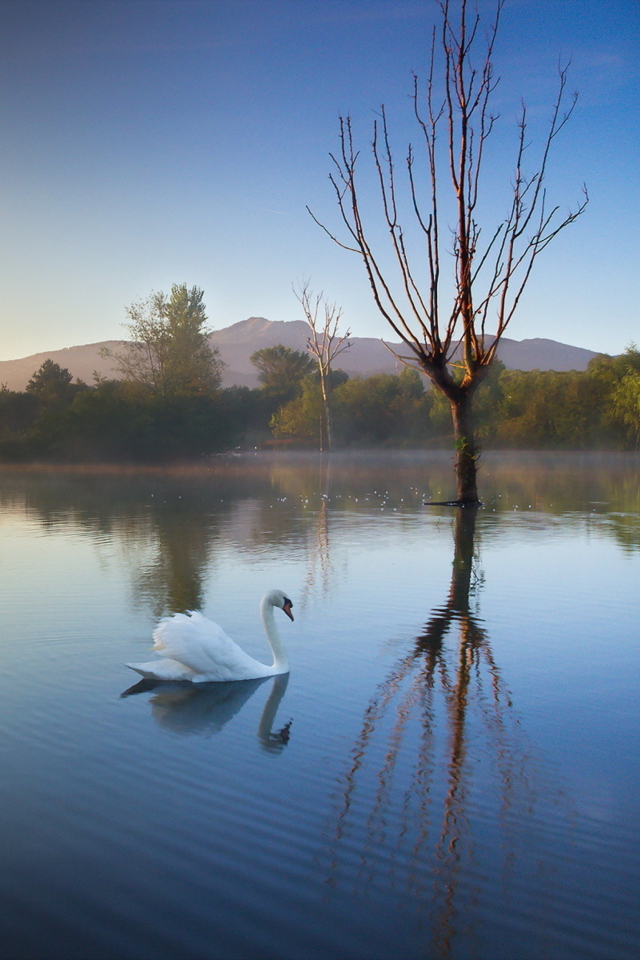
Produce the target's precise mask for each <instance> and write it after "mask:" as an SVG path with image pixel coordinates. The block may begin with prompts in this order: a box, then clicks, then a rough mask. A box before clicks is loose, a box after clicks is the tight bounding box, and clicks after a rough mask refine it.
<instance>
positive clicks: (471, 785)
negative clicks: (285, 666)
mask: <svg viewBox="0 0 640 960" xmlns="http://www.w3.org/2000/svg"><path fill="white" fill-rule="evenodd" d="M475 521H476V509H475V508H465V509H458V510H457V511H456V519H455V551H454V561H453V570H452V577H451V585H450V589H449V594H448V597H447V600H446V602H445V603H444V604H443V605H442V606H440V607H436V608H435V609H434V610H433V612H432V615H431V617H430V618H429V620H428V621H427V623H426V625H425V628H424V631H423V632H422V634H421V635H420V636H418V637H417V638H416V640H415V643H414V646H413V649H412V650H411V651H410V652H409V653H408V654H407V655H406V656H405V657H402V658H401V659H400V660H398V661H397V662H396V663H395V665H394V666H393V667H392V669H391V670H390V671H389V673H388V675H387V677H386V679H385V680H384V681H383V682H382V683H381V684H380V685H379V687H378V688H377V690H376V692H375V694H374V696H373V697H372V698H371V700H370V701H369V704H368V706H367V708H366V710H365V712H364V716H363V721H362V726H361V730H360V733H359V735H358V737H357V739H356V742H355V744H354V747H353V750H352V752H351V761H350V766H349V768H348V770H347V771H346V773H345V775H344V778H343V780H342V784H341V789H340V794H341V809H340V811H339V814H338V822H337V829H336V832H335V838H334V841H333V843H332V850H331V863H332V866H331V871H330V883H331V885H333V886H335V887H339V885H340V878H339V872H340V861H341V858H340V857H339V856H338V847H339V846H341V844H342V843H343V842H345V843H346V844H347V846H346V850H349V849H350V848H351V846H352V844H353V843H354V842H355V841H354V835H360V837H361V840H360V843H361V844H362V846H361V853H360V867H359V869H358V871H357V883H358V886H359V888H360V889H366V884H369V883H375V882H376V875H377V874H378V872H380V871H382V872H385V873H386V872H388V873H390V874H391V876H392V880H393V883H394V885H395V886H400V887H403V888H404V890H405V894H406V895H407V896H408V897H409V899H410V900H411V901H413V902H414V905H415V904H416V903H417V904H418V905H419V908H420V909H421V910H422V909H426V910H428V911H429V913H430V914H431V937H432V942H431V945H430V953H429V956H442V957H449V956H450V955H451V949H452V944H453V941H454V939H455V938H456V937H457V936H458V935H459V934H461V933H462V932H463V925H464V924H466V923H468V922H469V921H468V919H465V917H464V907H465V905H467V904H468V903H469V902H470V897H471V898H472V897H473V892H472V889H470V888H471V886H472V884H473V878H474V876H478V870H479V868H478V865H477V863H476V862H475V861H476V860H477V856H478V854H477V848H478V846H482V844H486V836H485V835H486V834H487V832H490V831H492V830H500V835H499V836H498V837H497V838H496V848H495V850H494V852H493V856H495V855H496V851H501V853H499V854H498V856H499V860H498V864H497V865H498V866H499V868H500V869H501V870H502V873H503V876H504V875H505V874H508V871H509V869H510V866H513V862H514V861H515V857H516V837H517V832H518V829H519V822H518V823H514V821H520V819H521V817H524V819H525V820H526V814H527V813H528V812H529V811H530V809H531V805H532V804H533V802H534V800H535V788H534V780H535V777H534V770H533V768H532V764H531V762H530V759H529V757H528V751H527V746H526V741H525V739H524V737H523V736H522V734H521V733H520V731H519V728H518V719H517V717H516V716H515V714H514V711H513V708H512V703H511V699H510V696H509V693H508V691H507V689H506V687H505V685H504V682H503V680H502V678H501V676H500V672H499V670H498V667H497V665H496V662H495V659H494V656H493V653H492V650H491V646H490V643H489V638H488V635H487V632H486V630H485V628H484V625H483V623H482V621H481V620H480V619H479V617H478V615H477V612H474V611H472V609H471V601H472V600H473V597H474V591H475V587H476V586H477V584H478V579H477V577H476V573H475V564H474V530H475ZM453 630H457V632H458V642H457V649H456V650H455V652H454V651H453V649H451V648H448V644H447V643H446V641H447V638H448V637H449V635H450V633H451V632H452V631H453ZM496 790H497V795H496V796H495V797H494V796H492V795H491V791H496ZM483 812H488V814H489V818H491V823H490V825H487V824H483V822H482V821H483ZM363 885H364V887H363ZM465 934H467V935H468V934H469V931H468V930H467V931H465Z"/></svg>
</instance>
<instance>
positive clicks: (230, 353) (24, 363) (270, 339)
mask: <svg viewBox="0 0 640 960" xmlns="http://www.w3.org/2000/svg"><path fill="white" fill-rule="evenodd" d="M307 332H308V327H307V324H306V323H305V322H304V321H303V320H291V321H283V320H265V319H264V317H249V319H248V320H241V321H240V322H239V323H234V324H232V325H231V326H230V327H225V328H224V329H222V330H216V331H215V332H214V333H212V334H211V343H212V344H213V345H214V346H216V347H217V348H218V350H219V351H220V356H221V357H222V359H223V360H224V362H225V363H226V364H227V366H226V368H225V372H224V378H223V385H224V386H225V387H229V386H233V385H234V384H237V385H239V386H247V387H256V386H257V385H258V375H257V371H256V368H255V367H254V366H253V364H252V363H251V361H250V360H249V357H250V356H251V354H252V353H254V352H255V351H256V350H261V349H262V348H263V347H272V346H275V344H277V343H283V344H284V345H285V346H287V347H291V348H292V349H293V350H305V349H306V345H307ZM350 340H351V347H350V348H349V349H348V350H345V352H344V353H342V354H341V355H340V357H339V359H338V361H337V363H336V366H338V367H340V369H342V370H344V371H346V373H348V374H349V375H350V376H355V375H359V376H362V377H366V376H370V375H371V374H373V373H398V372H399V371H400V370H401V368H402V364H401V363H400V361H399V360H397V359H396V358H395V357H394V356H393V354H392V353H391V352H390V351H389V350H388V349H387V348H386V347H385V345H384V344H383V343H382V341H381V340H379V339H376V338H374V337H351V338H350ZM123 346H124V342H123V341H121V340H106V341H103V342H102V343H89V344H86V345H85V346H81V347H66V348H65V349H64V350H50V351H48V352H46V353H35V354H33V355H32V356H30V357H24V358H23V359H21V360H0V383H2V384H5V383H6V385H7V387H8V388H9V389H10V390H24V388H25V386H26V385H27V383H28V381H29V379H30V378H31V377H32V376H33V374H34V373H35V371H36V370H37V369H38V368H39V367H40V366H41V365H42V363H43V362H44V361H45V360H47V359H51V360H53V361H54V362H55V363H59V364H60V366H61V367H66V368H67V369H68V370H70V371H71V373H72V374H73V375H74V377H77V378H78V379H80V380H84V381H85V382H86V383H92V382H93V374H94V371H95V372H97V373H98V374H99V375H100V376H104V377H111V376H113V375H114V373H113V362H112V361H111V360H105V359H104V358H103V357H101V356H100V351H101V350H102V349H104V348H105V347H106V348H107V349H108V350H112V351H116V352H117V351H118V350H119V349H122V347H123ZM389 346H390V347H391V348H392V349H393V350H394V351H395V352H396V353H400V354H402V353H405V352H406V347H404V346H403V345H402V344H400V343H393V342H391V341H389ZM498 356H499V358H500V359H501V360H502V362H503V363H504V364H505V366H507V367H508V368H509V369H511V370H536V369H537V370H586V369H587V364H588V363H589V361H590V360H591V359H592V358H593V357H595V356H597V354H595V353H593V351H591V350H584V349H583V348H582V347H572V346H569V344H566V343H557V342H556V341H555V340H544V339H541V338H535V339H531V340H508V339H505V338H503V339H502V342H501V344H500V348H499V350H498Z"/></svg>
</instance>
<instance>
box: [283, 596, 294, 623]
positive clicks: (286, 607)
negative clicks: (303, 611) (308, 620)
mask: <svg viewBox="0 0 640 960" xmlns="http://www.w3.org/2000/svg"><path fill="white" fill-rule="evenodd" d="M292 606H293V604H292V603H291V600H285V604H284V606H283V608H282V609H283V610H284V612H285V613H286V615H287V616H288V617H289V620H293V614H292V613H291V607H292Z"/></svg>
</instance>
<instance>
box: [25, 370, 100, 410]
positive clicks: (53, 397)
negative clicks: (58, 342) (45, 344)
mask: <svg viewBox="0 0 640 960" xmlns="http://www.w3.org/2000/svg"><path fill="white" fill-rule="evenodd" d="M78 389H81V390H84V389H86V384H84V383H82V382H81V381H77V382H76V383H75V384H74V383H73V374H72V373H70V372H69V370H67V368H66V367H61V366H60V364H59V363H55V362H54V361H53V360H51V359H47V360H45V361H44V363H43V364H42V365H41V366H40V367H39V369H38V370H36V371H35V373H34V374H33V376H32V377H31V379H30V380H29V383H28V384H27V386H26V392H27V393H31V394H33V395H34V396H36V397H38V399H39V400H40V401H41V402H42V403H44V404H51V403H63V402H69V403H70V402H71V401H72V400H73V398H74V396H75V395H76V393H77V392H78Z"/></svg>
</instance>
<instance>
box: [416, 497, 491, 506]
mask: <svg viewBox="0 0 640 960" xmlns="http://www.w3.org/2000/svg"><path fill="white" fill-rule="evenodd" d="M422 506H423V507H481V506H482V500H471V499H465V500H423V502H422Z"/></svg>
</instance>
